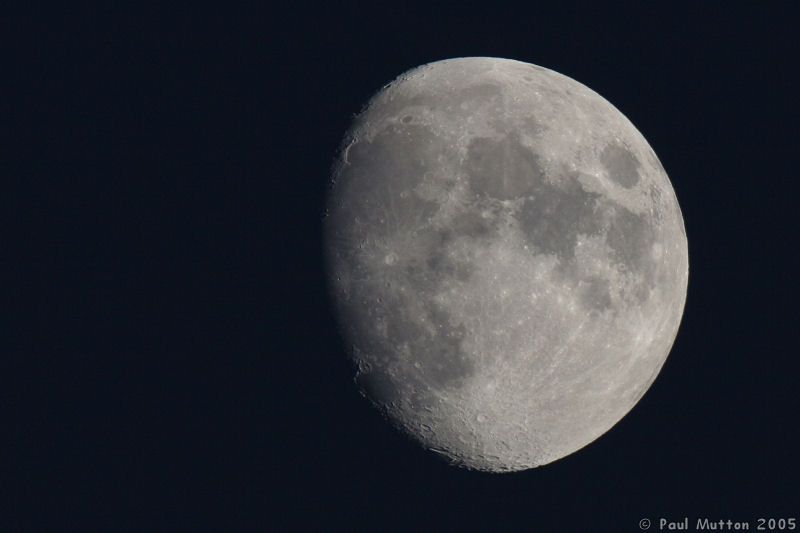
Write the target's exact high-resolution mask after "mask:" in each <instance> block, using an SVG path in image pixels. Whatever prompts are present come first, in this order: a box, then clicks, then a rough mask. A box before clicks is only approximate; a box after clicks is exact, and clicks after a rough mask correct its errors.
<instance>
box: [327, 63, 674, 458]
mask: <svg viewBox="0 0 800 533" xmlns="http://www.w3.org/2000/svg"><path fill="white" fill-rule="evenodd" d="M324 225H325V228H324V229H325V245H326V260H327V262H328V271H329V276H330V281H331V283H330V285H331V293H332V297H333V300H334V302H335V304H336V307H337V313H338V319H339V321H340V324H341V327H342V331H343V335H344V337H345V338H346V340H347V341H348V346H350V347H351V356H352V358H353V360H354V362H355V363H356V365H357V376H356V380H357V383H358V384H359V386H360V387H361V390H362V391H363V392H364V394H365V395H366V396H367V397H368V398H370V399H371V400H372V401H373V402H374V404H375V405H377V406H378V407H379V408H380V409H381V410H382V411H383V412H384V413H385V414H386V415H387V416H388V418H389V419H390V420H391V421H392V422H393V423H395V424H396V425H397V426H399V427H400V428H402V429H403V430H404V431H406V432H407V433H408V434H409V435H411V436H412V437H414V438H415V439H417V440H418V441H419V442H420V443H421V444H422V445H424V446H425V447H427V448H429V449H431V450H434V451H436V452H438V453H439V454H441V455H443V456H444V457H446V458H447V459H449V460H450V461H452V462H453V463H455V464H458V465H460V466H464V467H467V468H473V469H479V470H486V471H494V472H502V471H513V470H522V469H526V468H532V467H535V466H539V465H543V464H546V463H549V462H551V461H554V460H556V459H559V458H561V457H564V456H566V455H568V454H570V453H572V452H574V451H576V450H578V449H579V448H581V447H583V446H585V445H587V444H588V443H590V442H592V441H593V440H595V439H596V438H598V437H599V436H600V435H602V434H603V433H605V432H606V431H608V430H609V429H610V428H611V427H612V426H613V425H614V424H615V423H617V422H618V421H619V420H620V419H621V418H622V417H623V416H624V415H625V414H626V413H627V412H628V411H629V410H630V409H631V408H632V407H633V406H634V405H635V404H636V402H637V401H638V400H639V399H640V398H641V396H642V395H643V394H644V393H645V391H646V390H647V389H648V388H649V386H650V384H651V383H652V382H653V380H654V379H655V377H656V375H657V374H658V371H659V370H660V368H661V366H662V365H663V363H664V360H665V359H666V357H667V355H668V353H669V350H670V348H671V346H672V343H673V341H674V339H675V335H676V333H677V329H678V325H679V323H680V319H681V315H682V313H683V307H684V302H685V298H686V287H687V279H688V255H687V242H686V234H685V231H684V226H683V219H682V217H681V212H680V208H679V206H678V203H677V200H676V198H675V193H674V191H673V189H672V186H671V184H670V182H669V179H668V178H667V175H666V173H665V172H664V169H663V168H662V167H661V165H660V163H659V161H658V159H657V157H656V155H655V153H654V152H653V150H652V149H651V148H650V146H649V145H648V144H647V142H646V141H645V139H644V138H643V137H642V135H641V134H640V133H639V132H638V131H637V130H636V128H635V127H634V126H633V125H632V124H631V123H630V122H629V121H628V120H627V119H626V118H625V117H624V116H623V115H622V114H621V113H620V112H619V111H618V110H617V109H616V108H614V107H613V106H612V105H611V104H609V103H608V102H607V101H606V100H604V99H603V98H602V97H600V96H599V95H597V94H596V93H594V92H593V91H591V90H590V89H588V88H587V87H585V86H584V85H581V84H580V83H578V82H576V81H574V80H572V79H570V78H567V77H565V76H563V75H561V74H558V73H556V72H553V71H551V70H548V69H544V68H541V67H537V66H534V65H530V64H526V63H521V62H518V61H512V60H506V59H496V58H462V59H452V60H446V61H439V62H436V63H431V64H429V65H424V66H422V67H419V68H417V69H414V70H411V71H409V72H407V73H405V74H403V75H402V76H400V77H399V78H398V79H397V80H395V81H394V82H392V83H391V84H389V85H387V86H386V87H384V88H383V89H382V90H381V91H380V92H379V93H378V94H377V95H376V96H375V97H374V98H373V99H372V100H371V101H370V103H369V105H368V106H367V107H366V108H365V110H364V111H363V112H362V113H361V114H360V115H359V116H358V117H357V119H356V121H355V123H354V124H353V126H352V128H351V130H350V131H349V132H348V134H347V136H346V138H345V141H344V143H343V145H342V150H341V153H340V155H339V158H338V160H337V164H336V167H335V170H334V176H333V185H332V188H331V191H330V195H329V201H328V216H327V217H326V219H325V224H324Z"/></svg>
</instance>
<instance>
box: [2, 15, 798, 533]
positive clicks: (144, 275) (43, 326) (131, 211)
mask: <svg viewBox="0 0 800 533" xmlns="http://www.w3.org/2000/svg"><path fill="white" fill-rule="evenodd" d="M335 4H336V3H331V5H327V6H323V5H312V4H307V5H301V4H293V5H292V6H289V5H285V6H272V7H269V6H266V5H264V6H262V7H261V8H247V9H241V8H238V7H225V6H222V5H220V6H216V7H214V8H208V7H205V6H198V5H191V6H184V7H181V8H164V7H159V8H152V9H150V8H145V7H143V6H138V7H137V8H136V9H135V10H129V11H122V10H119V9H117V8H112V7H108V6H106V7H103V8H98V7H96V6H95V7H93V8H85V9H84V8H79V7H75V6H71V7H70V8H69V10H66V9H64V10H62V11H63V12H53V11H48V12H47V13H26V14H18V15H17V14H15V15H9V16H8V17H6V18H5V19H4V26H5V27H4V31H3V32H2V35H3V37H2V39H3V41H4V46H3V47H2V49H3V52H2V57H3V62H2V66H3V72H2V74H1V75H0V87H2V101H1V102H0V110H1V111H2V117H3V118H2V121H0V122H2V124H1V125H0V131H2V136H3V139H2V144H3V147H4V148H3V152H4V153H5V155H4V156H3V157H2V160H3V165H2V184H3V187H2V193H1V194H0V198H2V200H1V201H2V204H3V205H2V212H3V215H2V216H3V218H4V219H6V217H7V220H4V221H3V223H2V225H0V236H1V237H2V240H0V258H1V259H2V262H1V263H0V269H2V272H1V273H2V281H3V283H2V288H1V289H0V291H2V294H3V295H4V296H3V301H4V302H7V303H4V304H3V306H2V307H3V312H2V314H3V316H4V317H5V318H3V320H2V325H0V334H1V335H2V336H1V337H0V339H2V354H0V377H1V379H2V390H1V391H0V409H2V414H3V419H4V423H3V429H2V432H0V441H1V442H3V443H5V444H10V451H9V452H8V453H5V454H3V456H2V472H0V502H2V503H0V506H2V512H0V529H2V530H3V531H17V530H18V531H38V530H46V531H114V530H124V529H135V530H156V529H168V530H171V531H197V530H203V529H206V528H213V529H214V530H217V531H249V530H258V531H268V530H274V531H282V530H300V529H303V528H305V527H312V526H313V527H316V528H318V529H319V530H326V531H332V530H336V529H338V528H345V529H346V530H365V531H383V530H386V531H391V530H409V531H444V530H456V529H459V530H486V531H488V530H509V529H511V530H530V531H564V532H568V531H615V532H616V531H618V532H622V531H637V530H638V525H637V524H638V522H639V520H640V519H642V518H645V517H647V518H650V519H651V520H654V521H655V520H658V518H659V517H665V518H670V519H675V520H678V519H681V518H683V517H684V516H688V517H689V518H690V520H691V521H693V520H694V519H695V518H697V517H709V518H711V519H719V518H723V519H727V518H731V519H738V520H749V521H751V523H752V526H753V527H755V525H756V522H755V521H756V519H757V518H758V517H765V518H769V517H775V518H779V517H790V516H794V517H797V518H800V506H799V505H798V503H800V491H798V487H797V478H798V475H800V468H799V466H800V463H799V462H798V458H797V450H798V431H797V421H798V390H797V386H796V382H797V371H798V352H797V349H796V339H797V333H796V330H797V311H796V309H797V303H796V302H797V301H798V300H797V291H796V277H795V272H796V270H795V267H796V259H795V250H796V246H797V239H796V232H795V228H796V226H797V224H796V220H797V214H796V213H797V207H796V205H797V196H796V192H797V190H798V189H797V185H796V178H797V169H798V163H797V153H798V150H797V139H798V135H797V134H798V126H797V124H798V103H797V102H798V100H797V89H796V85H795V84H794V83H793V81H792V78H793V76H794V74H795V72H796V67H797V60H796V55H797V53H796V52H797V49H796V27H797V23H798V18H797V17H796V16H794V15H793V14H792V13H791V12H790V9H791V7H792V4H791V3H788V2H787V3H765V4H766V5H765V6H761V7H757V6H753V7H751V8H747V9H743V8H742V9H733V8H732V7H731V6H730V5H729V4H733V3H721V2H720V3H716V2H710V3H702V4H703V5H702V6H696V5H694V4H693V3H688V4H677V3H672V2H669V3H666V2H665V3H661V5H660V8H659V9H655V8H653V7H652V6H649V3H647V5H645V3H641V4H639V3H637V4H633V5H634V6H639V7H636V8H633V7H631V6H627V7H617V8H609V7H602V8H597V7H592V5H593V4H589V5H586V6H578V5H573V6H565V7H548V8H544V7H542V6H541V5H536V3H534V2H530V3H525V4H518V5H511V4H506V5H500V6H498V5H492V3H491V2H483V3H480V4H478V3H463V2H459V3H454V4H452V5H441V4H437V3H430V4H426V5H417V6H414V5H412V4H410V3H407V2H397V3H396V4H397V5H395V6H393V7H388V6H387V5H371V4H373V3H366V2H365V3H363V4H364V5H361V6H356V5H353V4H339V5H335ZM387 4H388V3H387ZM698 4H699V3H698ZM478 55H483V56H498V57H508V58H513V59H518V60H521V61H526V62H531V63H535V64H538V65H542V66H545V67H548V68H551V69H554V70H556V71H558V72H561V73H563V74H566V75H568V76H570V77H572V78H574V79H577V80H578V81H580V82H582V83H584V84H586V85H588V86H589V87H591V88H592V89H594V90H595V91H597V92H598V93H600V94H601V95H603V96H604V97H605V98H607V99H608V100H609V101H610V102H612V103H613V104H614V105H615V106H616V107H617V108H619V109H620V110H621V111H622V112H623V113H624V114H625V115H626V116H627V117H628V118H629V119H630V120H631V121H632V122H633V123H634V124H635V125H636V126H637V127H638V128H639V130H640V131H641V132H642V133H643V135H644V136H645V137H646V138H647V139H648V141H649V142H650V144H651V145H652V146H653V148H654V149H655V151H656V153H657V154H658V156H659V158H660V159H661V162H662V163H663V165H664V167H665V168H666V170H667V172H668V174H669V176H670V178H671V179H672V183H673V186H674V188H675V190H676V193H677V196H678V199H679V201H680V204H681V208H682V210H683V214H684V218H685V223H686V228H687V233H688V237H689V246H690V281H689V293H688V300H687V305H686V312H685V315H684V318H683V322H682V325H681V328H680V332H679V334H678V337H677V340H676V343H675V346H674V349H673V351H672V353H671V355H670V357H669V359H668V360H667V363H666V365H665V366H664V368H663V370H662V372H661V374H660V375H659V377H658V379H657V381H656V382H655V384H654V385H653V386H652V388H651V389H650V391H649V392H648V393H647V394H646V395H645V397H644V398H643V399H642V400H641V402H640V403H639V404H638V405H637V406H636V407H635V408H634V409H633V411H631V413H630V414H629V415H628V416H626V417H625V418H624V419H623V420H622V421H621V422H620V423H619V424H618V425H617V426H615V427H614V428H613V429H612V430H611V431H609V432H608V433H607V434H606V435H605V436H603V437H602V438H600V439H599V440H597V441H596V442H594V443H593V444H591V445H589V446H588V447H586V448H584V449H583V450H581V451H580V452H578V453H575V454H573V455H571V456H569V457H567V458H564V459H562V460H559V461H557V462H555V463H553V464H550V465H547V466H545V467H542V468H539V469H535V470H529V471H526V472H521V473H514V474H504V475H490V474H484V473H476V472H469V471H464V470H459V469H456V468H453V467H450V466H448V465H446V464H445V463H443V462H441V461H440V460H439V459H437V458H436V457H434V454H431V453H429V452H425V451H424V450H422V449H421V448H419V447H418V446H417V445H416V444H414V443H412V442H410V441H408V440H406V439H405V438H403V437H402V436H400V435H399V434H397V433H396V432H395V431H394V430H393V429H392V428H391V427H389V425H388V424H387V423H386V422H384V421H383V420H381V418H380V416H379V415H378V413H377V412H376V411H374V410H373V409H372V408H371V407H370V406H369V405H368V404H367V402H366V401H364V400H363V399H362V398H361V397H360V396H359V395H358V393H357V391H356V389H355V386H354V384H353V382H352V375H353V372H352V369H351V368H350V366H349V363H348V362H347V359H346V355H345V351H344V349H343V347H342V346H341V344H340V341H339V339H338V337H337V333H336V330H335V328H334V324H333V319H332V317H331V311H330V309H329V307H328V304H327V301H326V289H325V284H324V273H323V271H322V264H321V253H320V234H319V228H320V222H321V218H322V211H323V200H324V194H325V190H326V187H327V182H328V179H329V170H330V165H331V163H332V161H333V157H334V154H335V150H336V149H337V147H338V144H339V142H340V140H341V138H342V136H343V134H344V132H345V130H346V129H347V127H348V126H349V124H350V121H351V119H352V116H353V114H354V113H356V112H357V111H358V110H359V109H360V108H361V106H362V105H363V104H364V103H365V102H366V100H367V99H368V98H369V97H370V96H371V95H372V94H373V93H374V92H375V91H376V90H378V89H379V88H380V87H381V86H383V85H384V84H385V83H387V82H388V81H390V80H391V79H393V78H394V77H395V76H397V75H399V74H400V73H402V72H403V71H405V70H407V69H409V68H412V67H415V66H418V65H420V64H423V63H426V62H431V61H435V60H439V59H445V58H449V57H460V56H478ZM654 529H656V530H657V525H656V526H655V527H654Z"/></svg>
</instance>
